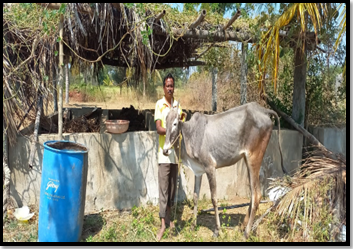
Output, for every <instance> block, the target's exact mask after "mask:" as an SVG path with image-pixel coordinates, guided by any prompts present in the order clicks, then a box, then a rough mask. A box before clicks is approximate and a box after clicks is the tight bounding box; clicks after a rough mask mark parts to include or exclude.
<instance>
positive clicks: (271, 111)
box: [267, 110, 288, 175]
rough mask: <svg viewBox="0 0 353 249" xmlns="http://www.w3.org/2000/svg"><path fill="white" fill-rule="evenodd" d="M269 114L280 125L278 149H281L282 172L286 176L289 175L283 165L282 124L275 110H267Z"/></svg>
mask: <svg viewBox="0 0 353 249" xmlns="http://www.w3.org/2000/svg"><path fill="white" fill-rule="evenodd" d="M267 111H268V113H269V114H272V115H273V116H275V117H276V118H277V124H278V147H279V153H280V154H281V167H282V171H283V173H284V174H285V175H288V172H287V170H286V169H285V168H284V165H283V155H282V148H281V143H280V137H279V136H280V129H281V124H280V122H279V117H278V114H277V112H275V111H273V110H267Z"/></svg>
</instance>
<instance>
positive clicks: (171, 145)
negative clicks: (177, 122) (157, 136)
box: [167, 132, 181, 154]
mask: <svg viewBox="0 0 353 249" xmlns="http://www.w3.org/2000/svg"><path fill="white" fill-rule="evenodd" d="M179 137H181V132H179V135H178V136H177V137H176V138H175V140H174V141H173V142H172V143H171V144H170V146H169V147H168V149H167V150H169V149H170V148H172V147H173V146H174V144H175V142H176V141H177V140H178V138H179ZM180 141H181V140H180ZM179 154H180V153H179Z"/></svg>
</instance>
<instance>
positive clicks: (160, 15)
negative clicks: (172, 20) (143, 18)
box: [155, 10, 166, 21]
mask: <svg viewBox="0 0 353 249" xmlns="http://www.w3.org/2000/svg"><path fill="white" fill-rule="evenodd" d="M165 13H166V10H162V12H161V13H159V14H158V15H157V16H156V18H155V21H158V20H159V19H162V18H163V16H164V15H165Z"/></svg>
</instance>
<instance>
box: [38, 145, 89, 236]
mask: <svg viewBox="0 0 353 249" xmlns="http://www.w3.org/2000/svg"><path fill="white" fill-rule="evenodd" d="M87 153H88V150H87V148H86V147H85V146H83V145H81V144H78V143H74V142H69V141H47V142H45V143H44V153H43V163H42V181H41V187H40V201H39V218H38V241H39V242H72V241H73V242H75V241H79V240H80V236H81V233H82V225H83V216H84V210H85V197H86V185H87V169H88V160H87Z"/></svg>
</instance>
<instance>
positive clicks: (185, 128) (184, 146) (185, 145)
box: [181, 121, 193, 159]
mask: <svg viewBox="0 0 353 249" xmlns="http://www.w3.org/2000/svg"><path fill="white" fill-rule="evenodd" d="M181 134H182V135H183V139H182V141H181V158H182V159H183V158H185V157H186V156H189V157H193V156H192V155H193V152H192V147H191V146H190V144H191V143H190V142H191V141H189V140H190V136H189V134H190V124H189V122H188V121H187V122H184V123H181Z"/></svg>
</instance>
